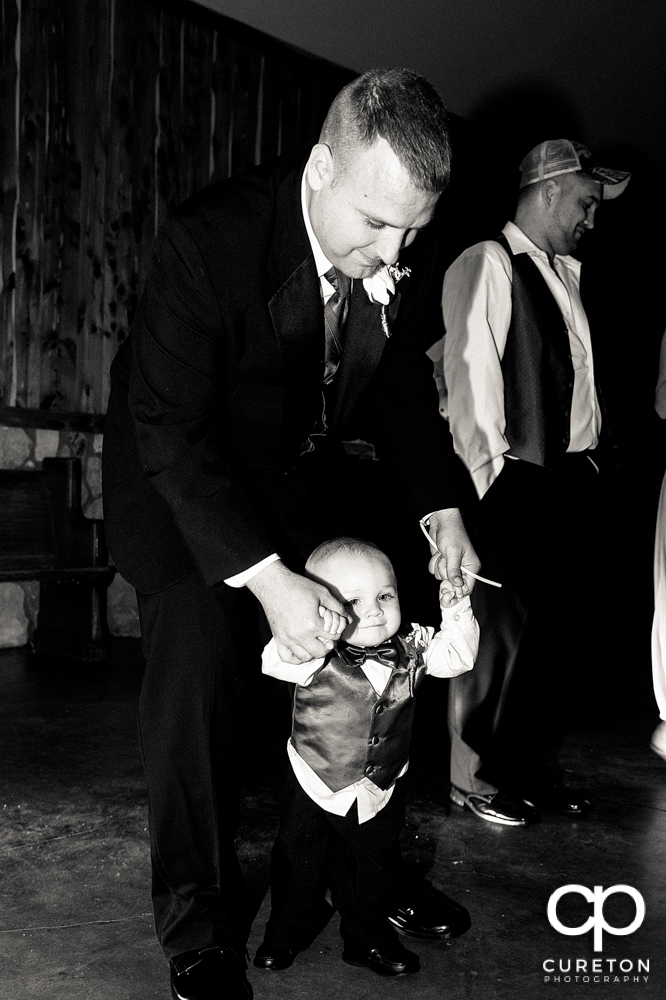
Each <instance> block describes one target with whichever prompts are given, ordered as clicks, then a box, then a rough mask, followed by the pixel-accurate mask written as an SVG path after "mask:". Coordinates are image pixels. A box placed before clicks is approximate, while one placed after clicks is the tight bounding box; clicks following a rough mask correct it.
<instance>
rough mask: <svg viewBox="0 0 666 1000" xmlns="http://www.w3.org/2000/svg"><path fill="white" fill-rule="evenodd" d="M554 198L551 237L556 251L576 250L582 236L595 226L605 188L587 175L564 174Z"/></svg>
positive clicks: (569, 251) (550, 225)
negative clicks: (597, 211)
mask: <svg viewBox="0 0 666 1000" xmlns="http://www.w3.org/2000/svg"><path fill="white" fill-rule="evenodd" d="M559 180H560V188H559V192H558V194H557V196H556V197H555V199H554V201H553V205H552V208H551V217H550V223H549V228H548V237H549V240H550V244H551V248H552V250H553V252H554V253H557V254H561V255H563V256H565V255H566V254H570V253H573V252H574V250H575V249H576V247H577V246H578V243H579V241H580V238H581V236H583V234H584V233H585V232H586V230H588V229H593V228H594V214H595V212H596V210H597V208H598V207H599V205H600V204H601V199H602V197H603V189H602V186H601V184H599V182H598V181H594V180H592V178H591V177H587V176H586V175H585V174H564V175H562V177H561V178H560V179H559Z"/></svg>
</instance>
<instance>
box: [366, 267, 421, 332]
mask: <svg viewBox="0 0 666 1000" xmlns="http://www.w3.org/2000/svg"><path fill="white" fill-rule="evenodd" d="M411 273H412V271H411V268H409V267H400V266H399V265H398V264H384V266H383V267H381V268H380V269H379V271H375V273H374V274H373V275H372V276H371V277H370V278H364V279H363V287H364V288H365V290H366V292H367V293H368V298H369V299H370V301H371V302H376V303H377V304H378V305H379V306H381V320H382V330H383V331H384V334H385V336H386V337H387V338H388V337H390V336H391V331H390V330H389V325H388V318H387V315H386V307H387V306H388V305H389V303H390V302H391V299H392V297H393V296H394V295H395V286H396V285H397V283H398V282H399V281H400V280H401V279H402V278H408V277H409V275H410V274H411Z"/></svg>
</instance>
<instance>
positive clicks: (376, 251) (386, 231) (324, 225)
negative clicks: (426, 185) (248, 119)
mask: <svg viewBox="0 0 666 1000" xmlns="http://www.w3.org/2000/svg"><path fill="white" fill-rule="evenodd" d="M306 179H307V192H308V199H309V200H308V212H309V215H310V221H311V223H312V228H313V230H314V233H315V236H316V237H317V239H318V240H319V243H320V245H321V248H322V250H323V251H324V253H325V254H326V256H327V258H328V259H329V260H330V262H331V264H333V266H334V267H336V268H337V269H338V270H340V271H342V272H343V274H346V275H348V277H350V278H369V277H370V275H372V274H374V273H375V271H378V270H379V268H380V267H382V266H383V265H384V264H395V262H396V261H397V260H398V256H399V254H400V251H401V250H402V248H403V247H405V246H409V244H410V243H412V242H413V240H414V238H415V237H416V234H417V233H418V231H419V230H420V229H423V228H425V226H427V225H428V223H429V222H430V220H431V219H432V216H433V213H434V210H435V205H436V203H437V195H436V194H432V193H430V192H428V191H421V190H420V189H419V188H417V187H416V186H415V185H414V183H413V182H412V180H411V178H410V176H409V174H408V173H407V171H406V170H405V169H404V167H403V166H402V165H401V164H400V161H399V160H398V158H397V156H396V155H395V153H394V152H393V150H392V149H391V147H390V146H389V144H388V143H387V142H386V141H385V140H384V139H378V140H377V141H376V142H375V143H374V144H373V145H372V146H371V147H370V148H368V149H364V148H359V149H357V150H356V151H355V152H354V153H353V154H352V155H351V157H350V160H349V162H348V163H347V164H346V168H345V169H344V171H342V175H340V169H338V171H337V174H336V162H335V158H334V156H333V154H331V151H330V150H329V148H328V146H324V145H323V144H321V143H318V144H317V146H315V147H314V149H313V150H312V153H311V154H310V159H309V161H308V166H307V170H306Z"/></svg>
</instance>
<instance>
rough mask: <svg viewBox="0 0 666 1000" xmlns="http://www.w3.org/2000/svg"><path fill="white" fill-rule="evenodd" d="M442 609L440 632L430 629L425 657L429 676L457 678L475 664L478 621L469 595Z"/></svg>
mask: <svg viewBox="0 0 666 1000" xmlns="http://www.w3.org/2000/svg"><path fill="white" fill-rule="evenodd" d="M441 612H442V621H441V624H440V627H439V631H438V632H435V631H434V629H432V628H430V629H428V630H427V631H428V632H430V633H431V638H430V642H429V644H428V648H427V649H426V650H425V652H424V654H423V659H424V662H425V664H426V670H427V673H428V674H429V675H430V676H432V677H457V676H458V675H459V674H464V673H466V672H467V671H468V670H471V669H472V667H473V666H474V662H475V660H476V656H477V653H478V651H479V623H478V622H477V620H476V618H475V617H474V612H473V611H472V604H471V601H470V599H469V597H463V599H462V600H461V601H459V602H458V603H457V604H454V605H453V607H451V608H445V607H443V606H441ZM424 631H425V630H424Z"/></svg>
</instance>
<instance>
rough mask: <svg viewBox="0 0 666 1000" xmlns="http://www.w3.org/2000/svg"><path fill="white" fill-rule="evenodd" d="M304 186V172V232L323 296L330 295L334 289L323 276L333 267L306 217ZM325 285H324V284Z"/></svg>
mask: <svg viewBox="0 0 666 1000" xmlns="http://www.w3.org/2000/svg"><path fill="white" fill-rule="evenodd" d="M306 184H307V181H306V180H305V170H304V171H303V177H302V179H301V208H302V209H303V221H304V222H305V230H306V232H307V234H308V239H309V241H310V246H311V247H312V255H313V257H314V262H315V267H316V268H317V277H318V278H319V280H320V282H322V279H323V282H322V291H323V292H324V294H326V293H328V294H329V295H332V294H333V292H334V291H335V289H334V288H333V286H332V285H331V284H330V282H329V281H328V279H327V278H324V275H325V274H326V272H327V271H330V270H331V268H332V267H333V265H332V264H331V262H330V260H328V258H327V257H326V254H325V253H324V251H323V250H322V248H321V247H320V245H319V240H318V239H317V237H316V236H315V234H314V229H313V228H312V223H311V222H310V216H309V215H308V204H307V198H306ZM324 283H325V284H324Z"/></svg>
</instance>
